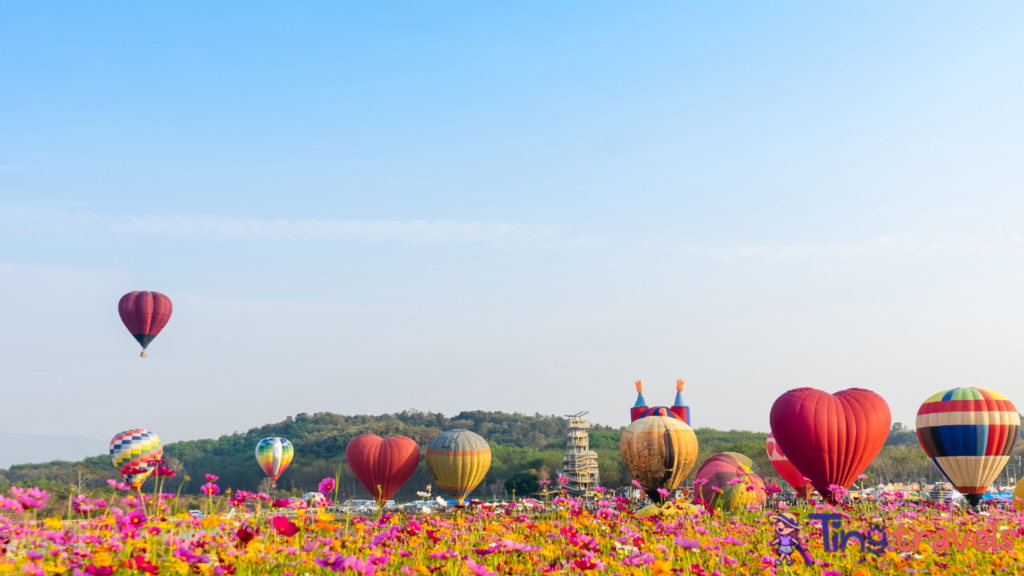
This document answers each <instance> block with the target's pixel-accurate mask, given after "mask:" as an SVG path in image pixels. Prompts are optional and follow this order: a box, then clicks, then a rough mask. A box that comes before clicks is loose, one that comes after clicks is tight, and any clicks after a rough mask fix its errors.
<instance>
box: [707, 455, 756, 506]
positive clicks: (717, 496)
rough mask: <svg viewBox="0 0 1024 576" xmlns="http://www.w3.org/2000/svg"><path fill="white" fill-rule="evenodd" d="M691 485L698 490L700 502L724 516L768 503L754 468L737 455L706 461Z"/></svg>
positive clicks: (750, 462) (749, 462) (752, 463)
mask: <svg viewBox="0 0 1024 576" xmlns="http://www.w3.org/2000/svg"><path fill="white" fill-rule="evenodd" d="M737 479H739V480H738V481H737ZM730 482H731V484H730ZM693 483H694V486H700V498H701V500H704V501H705V502H710V503H711V505H712V506H713V507H715V508H718V509H720V510H725V511H727V512H736V511H738V510H746V509H747V506H748V505H750V504H764V503H765V500H766V499H767V494H766V493H765V489H764V480H763V479H762V478H761V475H760V470H758V468H757V464H754V461H753V460H751V459H750V458H747V457H746V456H744V455H743V454H740V453H738V452H722V453H721V454H715V455H714V456H712V457H711V458H708V459H707V460H705V461H704V464H703V465H701V467H700V470H698V471H697V478H696V480H694V481H693Z"/></svg>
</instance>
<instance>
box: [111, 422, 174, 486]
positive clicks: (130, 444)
mask: <svg viewBox="0 0 1024 576" xmlns="http://www.w3.org/2000/svg"><path fill="white" fill-rule="evenodd" d="M163 454H164V445H163V443H162V442H160V437H159V436H157V435H156V434H153V433H152V432H150V431H149V430H145V429H143V428H136V429H134V430H125V431H124V432H121V433H120V434H118V435H117V436H114V437H113V439H111V440H110V461H111V462H113V464H114V468H116V469H117V473H118V474H120V475H121V478H123V479H124V481H125V482H126V483H127V484H128V485H130V486H131V487H132V489H133V490H135V491H136V492H138V491H139V489H140V488H141V487H142V483H143V482H145V481H146V477H147V476H149V473H150V472H152V471H153V470H154V469H155V468H156V466H157V464H158V463H159V461H160V458H162V457H163Z"/></svg>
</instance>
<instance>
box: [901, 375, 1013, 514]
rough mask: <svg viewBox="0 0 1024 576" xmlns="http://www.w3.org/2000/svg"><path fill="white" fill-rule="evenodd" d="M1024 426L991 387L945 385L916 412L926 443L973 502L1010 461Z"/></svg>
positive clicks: (927, 450) (930, 454) (926, 448)
mask: <svg viewBox="0 0 1024 576" xmlns="http://www.w3.org/2000/svg"><path fill="white" fill-rule="evenodd" d="M1019 431H1020V415H1019V414H1017V409H1016V408H1015V407H1014V406H1013V403H1012V402H1010V401H1009V400H1007V399H1006V397H1005V396H1003V395H1002V394H1000V393H998V392H993V391H992V390H983V389H981V388H954V389H952V390H946V391H945V392H939V393H938V394H936V395H934V396H932V397H931V398H929V399H927V400H925V402H924V404H922V405H921V408H920V409H919V410H918V411H917V438H918V440H920V442H921V447H922V448H924V451H925V453H926V454H928V457H929V458H931V459H932V461H934V462H935V465H936V466H938V468H939V470H940V471H941V472H942V473H943V474H944V475H945V476H946V478H948V479H949V481H950V482H951V483H952V484H953V486H955V487H956V489H957V490H959V491H960V492H961V493H962V494H963V495H964V496H966V498H967V501H968V502H970V503H971V505H977V503H978V502H979V501H980V500H981V497H982V496H983V495H984V494H985V490H986V489H988V487H989V485H990V484H992V482H994V481H995V479H996V478H997V477H998V476H999V473H1000V472H1001V471H1002V470H1003V467H1004V466H1006V462H1007V460H1009V458H1010V452H1012V451H1013V447H1014V445H1015V444H1016V443H1017V436H1018V434H1019Z"/></svg>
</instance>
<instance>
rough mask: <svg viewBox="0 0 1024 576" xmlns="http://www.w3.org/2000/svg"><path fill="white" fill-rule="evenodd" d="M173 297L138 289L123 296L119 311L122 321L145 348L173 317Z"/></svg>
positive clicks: (118, 306) (118, 307) (118, 304)
mask: <svg viewBox="0 0 1024 576" xmlns="http://www.w3.org/2000/svg"><path fill="white" fill-rule="evenodd" d="M172 310H173V306H172V305H171V299H170V298H168V297H167V296H164V295H163V294H161V293H159V292H150V291H148V290H136V291H135V292H129V293H127V294H125V295H124V296H122V297H121V301H120V302H118V303H117V311H118V313H119V314H120V315H121V322H124V325H125V328H128V331H129V332H131V334H132V336H134V337H135V339H136V340H138V342H139V345H141V346H142V349H143V350H145V349H146V348H147V347H148V346H149V343H150V342H152V341H153V338H156V335H157V334H159V333H160V331H161V330H163V329H164V326H166V325H167V321H168V320H170V319H171V311H172Z"/></svg>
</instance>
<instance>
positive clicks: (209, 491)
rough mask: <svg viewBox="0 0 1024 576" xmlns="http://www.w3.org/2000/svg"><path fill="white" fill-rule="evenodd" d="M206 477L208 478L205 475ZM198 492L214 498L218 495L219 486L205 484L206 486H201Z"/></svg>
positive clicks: (210, 483) (209, 483)
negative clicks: (200, 491)
mask: <svg viewBox="0 0 1024 576" xmlns="http://www.w3.org/2000/svg"><path fill="white" fill-rule="evenodd" d="M206 476H207V477H209V476H210V475H209V474H207V475H206ZM215 478H216V476H215ZM200 490H202V491H203V493H204V494H206V495H207V496H216V495H217V494H220V486H217V485H216V484H214V483H213V482H207V483H206V484H203V486H202V488H200Z"/></svg>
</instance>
